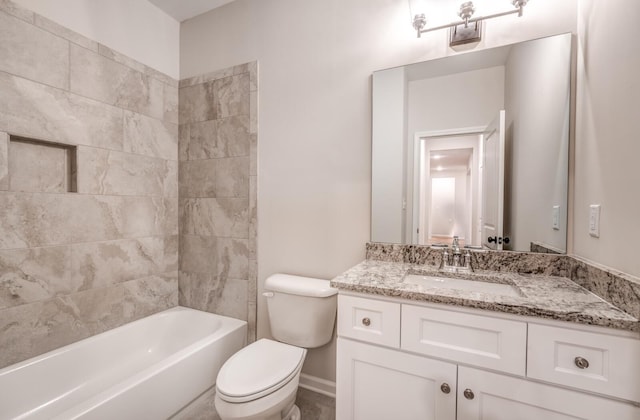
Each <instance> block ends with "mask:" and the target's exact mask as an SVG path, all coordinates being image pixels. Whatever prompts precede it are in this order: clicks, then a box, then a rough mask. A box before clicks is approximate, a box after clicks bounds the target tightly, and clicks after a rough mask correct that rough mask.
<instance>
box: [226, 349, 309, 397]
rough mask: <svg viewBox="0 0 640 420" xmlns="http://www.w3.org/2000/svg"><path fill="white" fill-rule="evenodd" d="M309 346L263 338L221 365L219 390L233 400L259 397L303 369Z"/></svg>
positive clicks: (275, 388) (270, 391)
mask: <svg viewBox="0 0 640 420" xmlns="http://www.w3.org/2000/svg"><path fill="white" fill-rule="evenodd" d="M306 352H307V351H306V349H303V348H300V347H296V346H292V345H290V344H284V343H280V342H278V341H273V340H267V339H262V340H258V341H256V342H255V343H253V344H250V345H249V346H247V347H245V348H243V349H242V350H240V351H239V352H237V353H236V354H234V355H233V356H231V358H229V360H227V361H226V362H225V364H224V365H223V366H222V368H221V369H220V372H219V373H218V378H217V380H216V392H217V395H218V396H219V397H220V399H222V400H224V401H227V402H231V403H243V402H249V401H253V400H256V399H258V398H261V397H264V396H265V395H269V394H272V393H274V392H275V391H277V390H279V389H280V388H282V387H283V386H285V385H286V384H287V383H289V382H290V381H291V380H292V379H293V378H294V377H296V375H297V374H298V373H299V372H300V370H301V369H302V364H303V362H304V358H305V355H306Z"/></svg>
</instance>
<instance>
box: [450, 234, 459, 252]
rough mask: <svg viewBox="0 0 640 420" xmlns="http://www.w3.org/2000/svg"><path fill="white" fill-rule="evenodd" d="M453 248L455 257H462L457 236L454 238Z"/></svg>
mask: <svg viewBox="0 0 640 420" xmlns="http://www.w3.org/2000/svg"><path fill="white" fill-rule="evenodd" d="M451 248H453V255H460V242H459V240H458V237H457V236H454V237H453V244H451Z"/></svg>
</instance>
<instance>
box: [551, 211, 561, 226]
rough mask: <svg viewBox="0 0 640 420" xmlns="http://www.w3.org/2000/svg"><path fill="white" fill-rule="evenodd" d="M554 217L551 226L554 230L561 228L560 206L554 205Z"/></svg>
mask: <svg viewBox="0 0 640 420" xmlns="http://www.w3.org/2000/svg"><path fill="white" fill-rule="evenodd" d="M552 218H553V221H552V222H551V227H552V228H553V230H560V206H553V212H552Z"/></svg>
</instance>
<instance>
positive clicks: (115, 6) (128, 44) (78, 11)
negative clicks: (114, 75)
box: [14, 0, 180, 79]
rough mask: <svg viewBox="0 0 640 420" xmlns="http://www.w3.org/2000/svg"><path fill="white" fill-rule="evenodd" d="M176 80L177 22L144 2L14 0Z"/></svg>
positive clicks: (116, 0) (124, 0)
mask: <svg viewBox="0 0 640 420" xmlns="http://www.w3.org/2000/svg"><path fill="white" fill-rule="evenodd" d="M14 1H15V2H16V3H18V4H20V5H22V6H24V7H26V8H28V9H30V10H33V11H34V12H36V13H38V14H40V15H42V16H44V17H46V18H48V19H51V20H53V21H54V22H56V23H58V24H61V25H63V26H66V27H67V28H69V29H72V30H74V31H76V32H78V33H80V34H82V35H84V36H86V37H88V38H90V39H92V40H94V41H98V42H100V43H101V44H104V45H106V46H107V47H109V48H112V49H114V50H116V51H118V52H120V53H122V54H125V55H127V56H129V57H131V58H133V59H134V60H137V61H139V62H141V63H143V64H146V65H148V66H149V67H152V68H154V69H156V70H158V71H160V72H162V73H165V74H167V75H169V76H171V77H173V78H174V79H179V61H180V57H179V54H180V23H178V21H176V20H175V19H173V18H172V17H171V16H169V15H167V14H166V13H165V12H163V11H162V10H160V9H158V8H157V7H156V6H154V5H153V4H151V3H149V2H148V1H147V0H104V1H100V0H93V1H90V0H56V1H52V0H14Z"/></svg>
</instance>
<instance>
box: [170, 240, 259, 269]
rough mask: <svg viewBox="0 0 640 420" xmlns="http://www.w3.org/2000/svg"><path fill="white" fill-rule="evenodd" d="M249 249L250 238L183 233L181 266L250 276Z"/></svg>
mask: <svg viewBox="0 0 640 420" xmlns="http://www.w3.org/2000/svg"><path fill="white" fill-rule="evenodd" d="M248 252H249V251H248V249H247V240H246V239H234V238H215V237H212V236H195V235H180V270H181V271H188V272H194V273H203V274H211V275H212V276H214V277H222V276H227V277H229V278H237V279H246V278H247V277H248V274H249V260H248V258H247V256H248Z"/></svg>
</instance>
